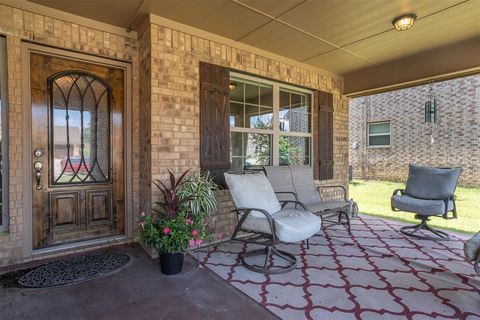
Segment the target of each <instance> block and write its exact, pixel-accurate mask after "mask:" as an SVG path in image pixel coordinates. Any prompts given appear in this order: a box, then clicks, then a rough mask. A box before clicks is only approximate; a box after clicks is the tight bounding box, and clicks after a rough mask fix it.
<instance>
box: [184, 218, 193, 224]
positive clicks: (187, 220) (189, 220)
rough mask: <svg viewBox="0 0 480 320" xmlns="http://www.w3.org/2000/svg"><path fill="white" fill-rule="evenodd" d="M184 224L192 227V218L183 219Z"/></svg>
mask: <svg viewBox="0 0 480 320" xmlns="http://www.w3.org/2000/svg"><path fill="white" fill-rule="evenodd" d="M185 223H186V224H188V225H192V224H193V220H192V218H187V219H185Z"/></svg>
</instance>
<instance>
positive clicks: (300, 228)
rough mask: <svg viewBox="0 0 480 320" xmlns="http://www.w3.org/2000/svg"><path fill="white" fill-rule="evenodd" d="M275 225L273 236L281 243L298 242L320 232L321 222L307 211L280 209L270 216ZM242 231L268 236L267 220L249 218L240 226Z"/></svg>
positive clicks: (268, 226)
mask: <svg viewBox="0 0 480 320" xmlns="http://www.w3.org/2000/svg"><path fill="white" fill-rule="evenodd" d="M272 218H273V221H274V223H275V235H276V237H277V238H278V239H279V240H280V241H282V242H298V241H303V240H305V239H308V238H310V237H311V236H313V235H315V234H316V233H318V232H319V231H320V228H321V226H322V220H321V219H320V217H318V216H316V215H314V214H312V213H311V212H309V211H303V210H297V209H288V208H285V209H282V210H280V211H279V212H278V213H275V214H273V215H272ZM242 228H243V229H246V230H250V231H255V232H262V233H266V234H270V233H271V231H270V225H269V224H268V220H267V218H265V216H263V217H253V216H249V217H247V219H246V220H245V222H244V223H243V225H242Z"/></svg>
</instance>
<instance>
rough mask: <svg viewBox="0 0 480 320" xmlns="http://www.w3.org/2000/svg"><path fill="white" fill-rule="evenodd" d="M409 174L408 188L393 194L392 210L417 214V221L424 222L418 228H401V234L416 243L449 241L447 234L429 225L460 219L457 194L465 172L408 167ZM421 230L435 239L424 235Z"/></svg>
mask: <svg viewBox="0 0 480 320" xmlns="http://www.w3.org/2000/svg"><path fill="white" fill-rule="evenodd" d="M408 170H409V171H408V178H407V183H406V188H405V190H403V189H397V190H395V191H394V192H393V195H392V198H391V207H392V210H393V211H405V212H412V213H415V218H416V219H418V220H420V221H421V222H420V223H419V224H418V225H414V226H405V227H402V228H400V231H401V232H402V233H403V234H405V235H407V236H411V237H414V238H417V239H424V240H450V236H449V235H448V233H446V232H444V231H440V230H438V229H434V228H432V227H431V226H429V225H428V224H427V221H429V220H430V218H431V217H442V218H443V219H456V218H457V208H456V205H455V195H454V193H455V189H456V187H457V183H458V178H459V177H460V174H461V173H462V168H432V167H425V166H416V165H409V169H408ZM450 212H451V213H452V214H451V215H449V213H450ZM422 230H425V231H428V232H430V233H432V234H434V235H435V236H429V235H425V234H422V233H420V231H422Z"/></svg>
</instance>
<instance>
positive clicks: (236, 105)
mask: <svg viewBox="0 0 480 320" xmlns="http://www.w3.org/2000/svg"><path fill="white" fill-rule="evenodd" d="M311 104H312V92H311V91H309V90H305V89H303V88H297V87H294V86H289V85H285V84H282V83H278V82H274V81H269V80H264V79H258V78H255V77H251V76H246V75H242V74H237V73H233V72H232V73H231V74H230V115H229V122H230V158H231V163H232V170H235V171H239V170H245V169H255V168H259V167H261V166H263V165H299V164H306V165H310V164H311V144H312V105H311Z"/></svg>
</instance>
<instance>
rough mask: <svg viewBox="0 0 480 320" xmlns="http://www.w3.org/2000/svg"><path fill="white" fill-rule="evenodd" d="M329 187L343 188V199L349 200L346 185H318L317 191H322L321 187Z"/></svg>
mask: <svg viewBox="0 0 480 320" xmlns="http://www.w3.org/2000/svg"><path fill="white" fill-rule="evenodd" d="M327 188H333V189H335V188H337V189H339V188H340V189H342V190H343V200H345V201H348V199H347V188H345V187H344V186H340V185H331V186H318V187H317V191H318V192H320V189H327Z"/></svg>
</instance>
